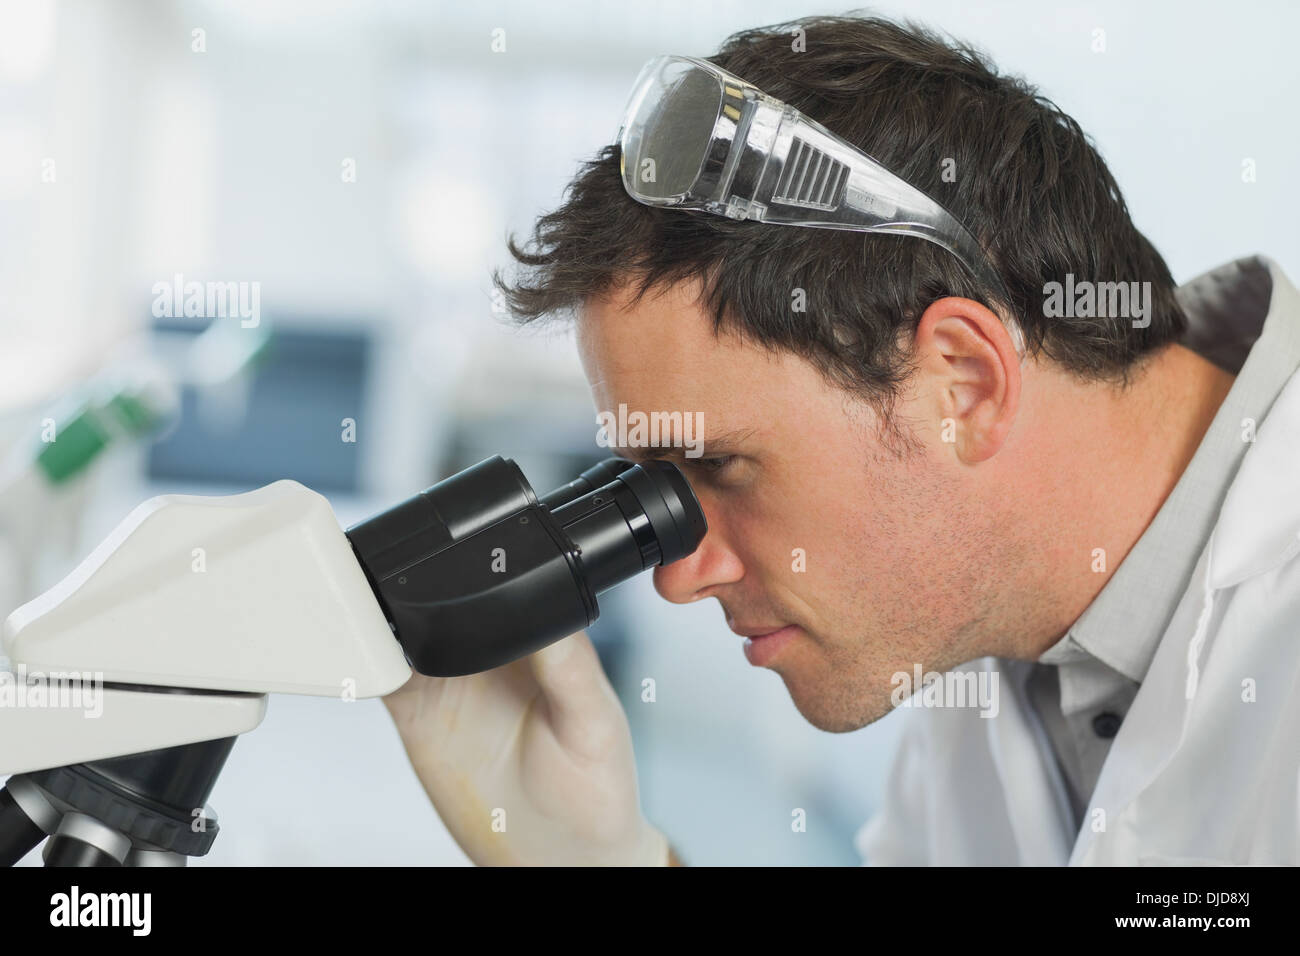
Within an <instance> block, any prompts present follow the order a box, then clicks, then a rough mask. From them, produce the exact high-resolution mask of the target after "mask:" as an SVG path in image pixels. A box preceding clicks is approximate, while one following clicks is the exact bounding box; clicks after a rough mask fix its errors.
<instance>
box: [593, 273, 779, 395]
mask: <svg viewBox="0 0 1300 956" xmlns="http://www.w3.org/2000/svg"><path fill="white" fill-rule="evenodd" d="M575 331H576V339H577V345H578V352H579V355H580V356H581V359H582V365H583V370H584V371H585V372H586V376H587V381H588V383H589V384H590V386H591V389H592V398H593V399H594V400H595V402H596V404H597V406H598V407H599V408H606V407H613V406H616V405H618V404H619V403H626V404H627V405H628V407H629V408H639V409H642V410H645V411H650V410H663V411H674V410H676V411H713V412H714V413H715V414H717V415H722V414H724V413H730V412H732V411H735V410H737V409H743V408H744V407H745V403H746V393H747V392H749V393H750V394H751V397H752V393H753V390H754V389H753V386H754V385H755V383H754V381H753V377H754V375H755V374H756V373H757V372H759V371H760V370H761V369H763V368H765V367H767V366H768V365H770V364H771V362H772V357H771V356H770V354H769V353H768V352H767V351H766V350H764V349H761V348H759V347H757V346H755V345H752V344H750V343H747V342H744V341H743V340H741V339H740V338H739V337H738V336H737V335H736V334H734V333H732V332H727V331H724V332H720V333H716V334H715V332H714V327H713V317H712V315H711V314H710V313H709V312H708V311H707V310H706V309H705V308H703V307H702V306H700V305H699V303H698V302H696V301H695V291H694V288H692V287H690V286H687V285H685V284H681V283H679V284H677V285H674V286H669V287H667V288H660V289H655V290H651V291H650V292H648V293H647V294H646V295H645V296H643V297H641V298H640V299H639V300H636V299H635V293H634V290H633V289H631V288H630V287H627V286H622V287H619V288H618V289H616V290H615V291H613V292H612V293H611V294H609V295H607V296H605V297H603V298H600V299H593V300H591V301H589V302H588V303H587V304H586V305H585V306H584V307H583V308H582V309H581V310H580V311H579V314H578V323H577V327H576V330H575Z"/></svg>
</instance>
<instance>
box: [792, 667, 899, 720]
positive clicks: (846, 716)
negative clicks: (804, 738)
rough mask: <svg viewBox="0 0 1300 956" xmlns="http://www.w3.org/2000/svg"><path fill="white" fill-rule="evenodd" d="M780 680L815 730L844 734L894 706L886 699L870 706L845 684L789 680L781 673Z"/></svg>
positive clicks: (877, 717)
mask: <svg viewBox="0 0 1300 956" xmlns="http://www.w3.org/2000/svg"><path fill="white" fill-rule="evenodd" d="M781 679H782V680H783V681H785V688H786V690H787V691H789V693H790V700H791V701H792V702H793V703H794V706H795V709H796V710H798V711H799V713H800V715H801V716H802V717H803V719H804V720H806V721H808V723H810V724H812V725H813V726H814V727H816V728H817V729H818V730H824V731H826V732H827V733H831V734H846V733H849V732H850V731H854V730H861V729H862V728H863V727H865V726H867V724H871V723H875V722H876V721H877V720H879V719H880V718H881V717H883V716H885V714H887V713H889V712H890V710H892V709H893V708H892V707H891V706H890V703H889V698H888V697H886V698H885V699H884V702H883V704H880V705H875V706H873V705H872V703H871V701H870V700H867V699H864V697H863V695H861V694H859V693H855V692H854V691H853V690H851V689H850V688H848V687H844V686H827V685H825V684H822V685H818V684H817V683H816V682H813V683H811V684H809V685H805V684H802V683H801V682H799V681H795V680H791V678H789V677H787V676H786V675H785V674H784V673H782V674H781Z"/></svg>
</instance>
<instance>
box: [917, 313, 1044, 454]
mask: <svg viewBox="0 0 1300 956" xmlns="http://www.w3.org/2000/svg"><path fill="white" fill-rule="evenodd" d="M913 345H914V348H915V356H916V363H917V373H918V375H919V376H920V377H921V379H922V380H923V381H925V382H927V383H928V386H927V390H928V391H930V393H931V394H932V395H933V396H934V398H935V401H936V403H937V407H938V411H939V418H940V423H939V427H940V429H941V434H942V436H943V439H944V441H949V442H952V444H953V445H954V448H955V450H956V452H957V457H958V459H960V460H961V461H962V462H963V463H964V464H968V465H974V464H977V463H979V462H981V461H985V460H986V459H989V458H992V457H993V456H994V455H996V454H997V453H998V450H999V449H1001V447H1002V445H1003V443H1004V442H1005V441H1006V438H1007V435H1008V434H1009V433H1010V431H1011V425H1012V423H1013V422H1014V421H1015V419H1016V411H1017V409H1018V408H1019V405H1020V358H1019V356H1018V355H1017V354H1016V349H1015V346H1014V345H1013V344H1012V342H1011V336H1010V335H1009V334H1008V333H1007V330H1006V327H1005V326H1004V325H1003V324H1002V320H1001V319H999V318H998V317H997V316H996V315H994V314H993V313H992V312H991V311H989V310H988V309H987V308H986V307H984V306H982V305H980V304H979V303H978V302H975V301H973V300H971V299H961V298H956V297H949V298H945V299H938V300H936V301H935V302H933V303H931V305H930V307H929V308H928V309H926V310H925V314H924V315H922V316H921V321H920V323H919V324H918V325H917V328H916V337H915V340H914V342H913ZM944 419H951V420H952V421H951V422H948V421H943V420H944Z"/></svg>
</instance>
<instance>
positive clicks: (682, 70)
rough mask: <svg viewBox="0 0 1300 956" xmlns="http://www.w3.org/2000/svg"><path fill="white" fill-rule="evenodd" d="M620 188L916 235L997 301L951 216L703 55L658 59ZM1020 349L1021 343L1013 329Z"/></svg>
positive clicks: (977, 254)
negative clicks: (955, 263)
mask: <svg viewBox="0 0 1300 956" xmlns="http://www.w3.org/2000/svg"><path fill="white" fill-rule="evenodd" d="M618 138H619V144H620V146H621V147H622V174H623V185H624V187H625V188H626V189H627V191H628V193H629V194H630V195H631V196H632V198H634V199H636V200H637V201H638V202H642V203H645V204H647V205H650V206H670V207H673V208H677V209H688V210H695V211H700V212H709V213H713V214H715V215H719V216H726V217H727V218H729V219H754V220H757V221H758V222H765V223H775V224H779V225H790V226H812V227H814V228H821V229H847V230H852V231H855V232H874V233H888V234H894V235H905V236H916V237H917V238H920V239H927V240H929V241H930V242H933V243H936V244H937V245H939V246H942V247H943V248H944V249H947V250H948V251H949V252H950V253H952V254H953V255H954V256H956V257H957V258H958V259H959V260H960V261H961V263H962V264H963V265H964V266H965V267H966V268H967V270H969V271H970V272H971V274H972V275H973V276H974V277H975V278H976V279H978V280H979V281H980V282H981V283H983V284H984V285H985V287H987V288H989V289H992V290H993V291H994V292H995V294H996V295H997V296H998V298H999V300H1000V301H1001V302H1002V303H1004V304H1008V305H1009V304H1010V302H1011V299H1010V297H1009V296H1008V295H1007V293H1006V288H1005V286H1004V285H1003V283H1002V281H1001V279H1000V278H999V277H998V274H997V272H996V271H995V270H994V269H993V267H992V265H991V264H990V262H989V260H988V258H987V256H986V255H985V254H984V251H983V249H982V248H981V247H980V245H979V243H978V242H977V241H976V240H975V237H974V236H972V235H971V233H970V232H969V231H968V230H967V229H966V228H965V227H964V226H963V225H962V224H961V223H960V222H958V221H957V220H956V219H955V218H954V217H953V216H952V214H951V213H949V212H948V210H946V209H944V208H943V206H941V205H940V204H939V203H937V202H935V201H934V200H933V199H931V198H930V197H929V196H927V195H926V194H925V193H923V192H921V191H920V190H919V189H917V188H916V187H914V186H912V185H910V184H908V183H906V182H904V181H903V180H902V179H900V178H899V177H897V176H895V175H894V174H893V173H891V172H890V171H889V170H887V169H885V167H884V166H882V165H880V163H878V162H876V161H875V160H874V159H872V158H871V157H870V156H868V155H867V154H866V153H864V152H862V150H860V149H858V148H857V147H855V146H851V145H850V144H849V143H847V142H845V141H844V140H843V139H841V138H840V137H838V136H836V135H835V134H834V133H832V132H831V131H830V130H828V129H826V127H824V126H822V125H821V124H820V123H818V122H816V121H814V120H811V119H809V118H808V117H807V116H805V115H804V114H803V113H801V112H799V111H798V110H796V109H794V108H793V107H790V106H787V105H786V104H785V103H783V102H781V101H780V100H778V99H774V98H773V97H770V96H768V95H767V94H765V93H763V92H762V91H761V90H759V89H758V88H757V87H755V86H753V85H751V84H749V83H746V82H745V81H744V80H742V79H740V77H738V76H735V75H733V74H731V73H728V72H727V71H725V70H722V69H719V68H718V67H717V66H714V65H713V64H712V63H710V62H708V61H707V60H699V59H696V58H694V57H689V56H660V57H656V58H654V59H653V60H651V61H650V62H648V63H647V64H646V65H645V66H644V67H643V68H642V70H641V75H640V76H639V77H638V78H637V81H636V86H635V87H634V88H633V90H632V95H631V98H630V99H629V100H628V105H627V112H626V115H625V116H624V119H623V126H622V129H621V130H620V131H619V137H618ZM1008 328H1009V331H1010V333H1011V337H1012V340H1013V342H1014V343H1015V346H1016V351H1017V352H1019V353H1020V354H1022V355H1023V354H1024V343H1023V336H1022V335H1021V334H1020V331H1019V328H1018V326H1017V325H1016V323H1015V322H1010V323H1008Z"/></svg>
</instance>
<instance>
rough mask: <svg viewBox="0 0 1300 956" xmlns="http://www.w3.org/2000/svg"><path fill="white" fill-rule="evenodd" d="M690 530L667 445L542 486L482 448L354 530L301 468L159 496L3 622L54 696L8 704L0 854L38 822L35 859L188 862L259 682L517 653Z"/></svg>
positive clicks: (675, 548)
mask: <svg viewBox="0 0 1300 956" xmlns="http://www.w3.org/2000/svg"><path fill="white" fill-rule="evenodd" d="M706 531H707V524H706V522H705V518H704V512H703V511H702V510H701V508H700V505H699V502H698V501H697V500H696V498H695V495H694V493H693V492H692V490H691V487H690V484H689V483H688V482H687V480H686V478H685V477H684V476H683V475H682V473H681V472H680V471H679V470H678V469H677V468H676V467H675V466H674V465H672V464H670V463H669V462H666V461H661V460H652V461H647V462H644V463H642V464H632V463H631V462H629V461H626V460H624V459H619V458H611V459H606V460H605V461H603V462H601V463H599V464H597V465H595V466H593V467H592V468H589V469H588V470H587V471H584V472H583V473H582V474H581V475H580V476H579V477H578V478H576V479H574V480H573V481H571V482H569V483H568V484H566V485H564V486H562V487H560V488H557V489H556V490H554V491H552V492H551V493H550V494H547V495H545V496H543V497H540V498H539V497H538V496H537V495H536V494H535V492H534V491H533V489H532V487H531V486H530V485H529V483H528V481H527V479H526V478H525V477H524V475H523V473H522V471H521V470H520V469H519V467H518V466H517V465H516V464H515V463H514V462H513V461H511V460H510V459H504V458H501V457H500V456H494V457H492V458H488V459H486V460H484V461H481V462H479V463H478V464H476V465H474V466H472V467H470V468H467V469H465V470H464V471H461V472H459V473H457V474H455V475H453V476H451V477H450V478H447V479H446V480H444V481H441V482H439V483H438V484H436V485H434V486H432V487H431V488H428V489H426V490H425V491H422V492H420V493H419V494H416V495H414V496H412V497H411V498H409V499H407V500H406V501H403V502H401V503H400V504H398V505H396V506H395V507H392V508H390V509H388V510H386V511H383V512H381V513H380V514H378V515H375V516H374V517H372V518H369V519H367V520H365V521H362V522H360V523H359V524H356V525H354V526H352V527H350V528H348V529H347V530H346V531H344V530H341V529H340V528H339V525H338V521H337V519H336V518H335V516H334V512H333V510H332V509H331V508H330V505H329V502H328V501H327V500H326V499H325V498H324V497H323V496H321V495H320V494H317V493H316V492H314V491H312V490H310V489H308V488H306V487H304V486H303V485H301V484H299V483H297V482H294V481H287V480H286V481H276V482H273V483H272V484H269V485H266V486H265V487H263V488H259V489H257V490H255V491H250V492H247V493H245V494H237V495H230V496H221V497H202V496H192V495H163V496H160V497H157V498H152V499H150V500H149V501H146V502H144V503H143V504H141V505H140V506H139V507H137V508H136V509H135V510H134V511H133V512H132V513H131V514H130V515H128V516H127V517H126V518H125V519H124V520H123V521H122V523H121V524H120V525H118V526H117V528H115V529H114V530H113V532H112V533H111V534H110V535H109V536H108V537H107V538H106V539H105V540H104V541H103V542H102V543H101V544H100V545H99V546H98V547H97V548H96V549H95V550H94V551H93V552H92V553H91V554H90V555H89V556H88V557H87V558H86V559H85V560H84V561H83V562H82V563H81V564H80V565H79V566H78V567H77V568H76V569H75V570H73V571H72V572H71V573H70V574H69V575H68V576H67V577H66V578H64V579H63V580H62V581H60V582H59V583H58V584H56V585H55V586H54V587H52V588H51V589H50V590H48V591H46V592H45V593H44V594H42V595H40V596H39V597H37V598H35V599H34V600H32V601H29V602H28V603H27V604H24V605H23V606H22V607H20V608H18V609H17V610H16V611H14V612H13V613H12V614H11V615H10V616H9V617H8V619H7V620H6V621H5V623H4V631H3V650H4V656H5V657H7V658H8V660H9V667H10V670H9V671H8V672H0V678H3V679H6V680H8V681H10V682H11V686H10V688H9V690H10V692H11V693H12V692H21V693H23V694H30V695H31V697H32V698H33V699H38V698H39V699H40V700H41V701H42V702H43V703H44V704H46V705H45V706H19V707H3V706H0V775H3V774H12V775H13V776H11V777H10V778H9V780H8V782H7V784H6V786H5V787H4V788H3V789H0V865H4V866H12V865H13V864H15V863H16V862H18V861H19V860H20V859H22V858H23V857H24V856H25V855H26V854H27V853H28V852H30V851H31V850H32V849H33V848H35V847H36V846H38V845H39V844H40V843H41V842H42V841H46V844H45V847H44V849H43V851H42V856H43V859H44V862H45V865H46V866H105V867H111V866H184V865H185V864H186V862H187V860H188V858H189V857H197V856H202V855H203V854H205V853H207V852H208V850H209V849H210V848H211V846H212V844H213V841H214V840H215V839H216V835H217V832H218V829H219V828H218V825H217V820H216V815H215V813H213V811H212V810H211V808H210V807H208V806H207V803H206V801H207V799H208V796H209V795H210V793H211V791H212V787H213V785H214V784H215V783H216V780H217V777H218V775H219V774H220V772H221V769H222V767H223V765H224V764H225V761H226V758H227V756H228V755H229V754H230V752H231V749H232V748H233V746H234V743H235V739H236V738H237V737H238V736H239V735H240V734H243V733H247V732H248V731H250V730H253V729H254V728H255V727H257V726H258V724H259V723H261V721H262V718H263V716H264V715H265V713H266V703H267V695H268V694H272V693H281V694H309V695H314V696H337V697H350V698H351V699H363V698H369V697H380V696H383V695H385V694H388V693H390V692H392V691H394V690H396V689H397V688H399V687H401V686H402V685H403V684H404V683H406V681H407V680H408V679H409V678H410V676H411V671H412V668H414V670H416V671H418V672H419V673H421V674H426V675H431V676H439V677H457V676H462V675H466V674H473V673H477V672H480V671H484V670H488V669H490V668H493V667H498V666H500V665H502V664H506V663H509V662H510V661H513V660H516V659H518V658H520V657H523V656H525V655H527V654H531V653H532V652H534V651H536V650H538V649H540V648H542V647H545V646H546V645H548V644H550V643H552V642H554V641H557V640H559V639H560V638H563V637H565V636H567V635H569V634H573V633H575V632H577V631H580V630H582V629H583V628H585V627H587V626H588V625H590V624H591V623H592V622H593V621H595V620H596V618H597V616H598V615H599V608H598V606H597V603H596V599H597V596H598V595H599V594H601V593H602V592H604V591H606V590H608V589H610V588H612V587H614V586H615V585H617V584H619V583H621V582H623V581H626V580H627V579H629V578H631V577H633V576H635V575H637V574H639V573H641V572H642V571H645V570H647V569H649V568H652V567H654V566H656V565H666V564H670V563H671V562H674V561H677V560H679V559H681V558H683V557H686V556H687V555H689V554H691V553H692V552H693V551H695V549H696V548H697V547H698V546H699V544H700V541H701V540H702V539H703V538H704V535H705V532H706ZM92 675H93V678H94V683H95V686H96V688H97V693H98V697H99V699H98V700H97V702H96V711H97V714H96V715H87V714H86V713H85V712H84V710H83V709H78V708H77V707H74V706H48V704H49V703H51V701H50V700H49V695H50V694H55V693H66V692H67V690H68V688H67V686H61V687H56V686H55V683H56V678H57V680H61V681H65V682H75V681H77V680H80V681H86V680H89V679H90V678H91V676H92ZM79 686H80V685H75V686H74V687H73V690H77V689H79ZM59 703H67V702H66V701H63V702H59ZM47 838H48V840H47Z"/></svg>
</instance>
